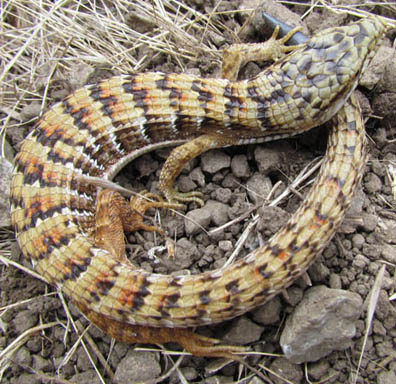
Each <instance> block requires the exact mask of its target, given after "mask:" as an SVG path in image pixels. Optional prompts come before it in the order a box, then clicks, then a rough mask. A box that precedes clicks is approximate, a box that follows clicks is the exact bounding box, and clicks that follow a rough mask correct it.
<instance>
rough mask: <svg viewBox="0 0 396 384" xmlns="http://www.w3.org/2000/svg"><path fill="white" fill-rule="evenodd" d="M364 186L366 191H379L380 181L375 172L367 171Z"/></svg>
mask: <svg viewBox="0 0 396 384" xmlns="http://www.w3.org/2000/svg"><path fill="white" fill-rule="evenodd" d="M364 187H365V188H366V190H367V192H368V193H376V192H379V191H381V188H382V182H381V179H380V178H379V177H378V176H377V175H376V174H375V173H369V174H368V175H367V176H366V177H365V178H364Z"/></svg>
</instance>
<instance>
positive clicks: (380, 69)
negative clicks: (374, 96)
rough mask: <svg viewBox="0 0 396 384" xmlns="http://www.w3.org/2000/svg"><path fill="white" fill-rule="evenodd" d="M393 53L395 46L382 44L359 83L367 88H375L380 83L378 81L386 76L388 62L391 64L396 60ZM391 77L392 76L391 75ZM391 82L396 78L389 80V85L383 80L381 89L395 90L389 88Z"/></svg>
mask: <svg viewBox="0 0 396 384" xmlns="http://www.w3.org/2000/svg"><path fill="white" fill-rule="evenodd" d="M393 55H394V50H393V48H390V47H383V46H380V47H379V49H378V52H377V53H376V55H375V56H374V57H373V60H372V61H371V63H370V65H369V66H368V67H367V68H366V70H365V71H364V72H363V74H362V77H361V78H360V80H359V84H360V85H361V86H362V87H365V88H367V89H373V88H374V87H376V86H377V85H379V84H378V83H379V82H380V80H382V79H383V78H384V74H385V72H388V68H386V67H387V66H388V64H389V65H391V62H392V61H394V60H393ZM392 73H393V72H392ZM389 77H391V76H390V75H389ZM391 84H394V80H392V81H391V82H389V81H388V84H387V85H386V84H385V83H384V81H382V82H381V91H382V92H384V91H387V90H394V88H393V89H392V88H389V85H391Z"/></svg>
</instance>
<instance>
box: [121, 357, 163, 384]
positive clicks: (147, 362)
mask: <svg viewBox="0 0 396 384" xmlns="http://www.w3.org/2000/svg"><path fill="white" fill-rule="evenodd" d="M160 373H161V366H160V365H159V362H158V359H157V357H156V354H155V353H152V352H136V351H133V350H131V351H129V352H128V354H127V355H126V356H125V357H124V358H123V359H122V360H121V362H120V364H119V365H118V367H117V370H116V372H115V375H114V382H115V383H116V384H129V383H136V382H142V381H146V380H153V379H155V378H156V377H158V376H159V375H160Z"/></svg>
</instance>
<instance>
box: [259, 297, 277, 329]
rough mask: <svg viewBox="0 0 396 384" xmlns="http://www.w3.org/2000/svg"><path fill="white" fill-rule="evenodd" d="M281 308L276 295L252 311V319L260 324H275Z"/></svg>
mask: <svg viewBox="0 0 396 384" xmlns="http://www.w3.org/2000/svg"><path fill="white" fill-rule="evenodd" d="M281 309H282V304H281V300H280V298H279V297H278V296H276V297H274V298H273V299H272V300H270V301H269V302H268V303H265V304H264V305H262V306H261V307H259V308H258V309H256V310H255V311H254V312H253V313H252V314H253V320H254V321H256V322H257V323H260V324H262V325H271V324H276V323H278V322H279V321H280V313H281Z"/></svg>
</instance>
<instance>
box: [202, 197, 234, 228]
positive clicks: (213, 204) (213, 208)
mask: <svg viewBox="0 0 396 384" xmlns="http://www.w3.org/2000/svg"><path fill="white" fill-rule="evenodd" d="M206 209H207V210H208V211H209V212H210V216H211V219H212V223H213V224H214V225H216V226H221V225H223V224H225V223H226V222H227V221H228V220H229V217H228V205H226V204H223V203H220V202H218V201H214V200H209V201H208V202H207V203H206Z"/></svg>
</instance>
